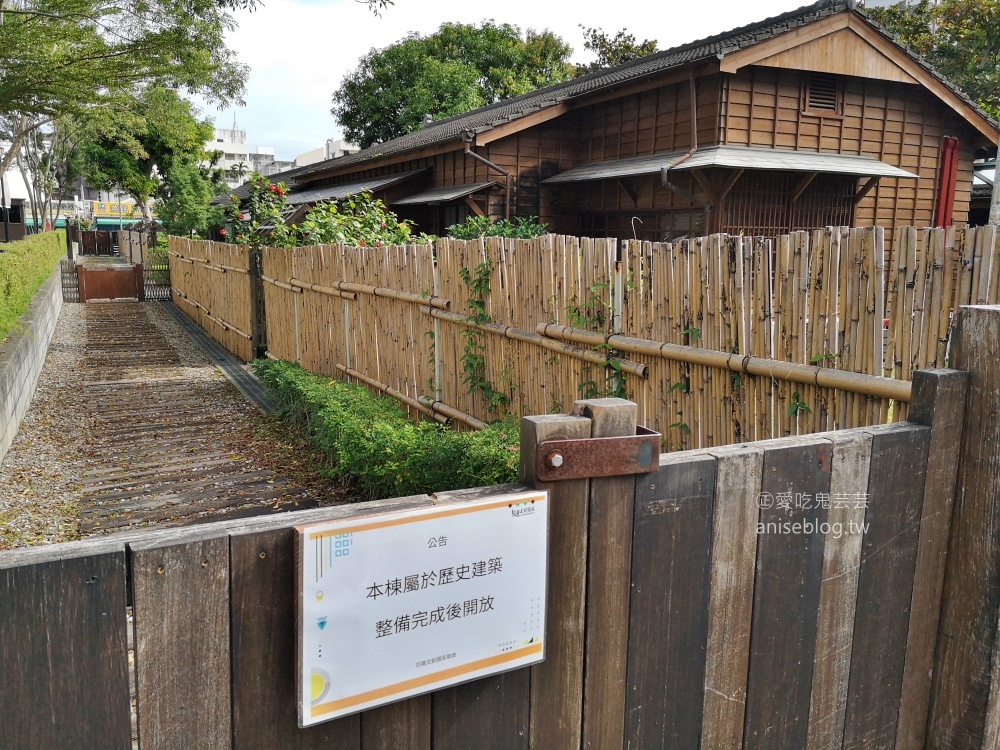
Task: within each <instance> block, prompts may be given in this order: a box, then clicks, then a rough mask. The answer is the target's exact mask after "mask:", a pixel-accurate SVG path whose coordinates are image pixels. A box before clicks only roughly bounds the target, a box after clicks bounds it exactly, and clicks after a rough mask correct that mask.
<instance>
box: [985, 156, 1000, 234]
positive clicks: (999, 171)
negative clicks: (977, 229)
mask: <svg viewBox="0 0 1000 750" xmlns="http://www.w3.org/2000/svg"><path fill="white" fill-rule="evenodd" d="M998 153H1000V152H998ZM995 161H996V166H994V167H993V197H992V198H991V199H990V216H989V219H987V223H988V224H990V225H992V226H997V225H1000V158H998V159H996V160H995Z"/></svg>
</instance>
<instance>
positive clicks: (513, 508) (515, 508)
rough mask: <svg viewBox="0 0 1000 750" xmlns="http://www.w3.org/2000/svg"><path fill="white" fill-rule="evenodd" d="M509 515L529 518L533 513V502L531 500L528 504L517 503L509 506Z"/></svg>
mask: <svg viewBox="0 0 1000 750" xmlns="http://www.w3.org/2000/svg"><path fill="white" fill-rule="evenodd" d="M508 507H509V508H510V514H511V515H512V516H514V518H517V517H519V516H530V515H533V514H534V512H535V501H534V500H532V501H531V502H530V503H517V504H515V505H509V506H508Z"/></svg>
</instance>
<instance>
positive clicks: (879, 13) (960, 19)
mask: <svg viewBox="0 0 1000 750" xmlns="http://www.w3.org/2000/svg"><path fill="white" fill-rule="evenodd" d="M866 13H867V14H868V16H869V17H870V18H872V19H873V20H874V21H875V22H876V23H878V24H879V25H881V26H882V27H883V28H885V29H886V30H887V31H888V32H889V33H890V34H893V35H895V36H896V38H897V39H898V40H899V41H900V42H902V43H903V44H905V45H906V46H908V47H910V49H912V50H913V51H915V52H916V53H918V54H919V55H921V56H922V57H923V58H924V59H926V60H927V61H928V62H929V63H930V64H931V65H933V66H934V67H935V68H936V69H937V70H938V72H940V73H941V74H942V75H944V76H945V77H946V78H947V79H948V80H950V81H951V82H952V83H954V84H955V85H956V86H958V87H959V88H960V89H962V91H964V92H965V93H966V94H968V96H969V97H970V98H971V99H972V100H973V101H975V102H976V103H978V104H979V106H981V107H982V108H983V109H984V110H986V111H987V112H989V113H990V114H991V115H993V116H994V117H1000V0H940V1H938V2H931V1H930V0H919V2H916V3H914V4H912V5H910V4H898V5H893V6H890V7H887V8H868V9H867V10H866Z"/></svg>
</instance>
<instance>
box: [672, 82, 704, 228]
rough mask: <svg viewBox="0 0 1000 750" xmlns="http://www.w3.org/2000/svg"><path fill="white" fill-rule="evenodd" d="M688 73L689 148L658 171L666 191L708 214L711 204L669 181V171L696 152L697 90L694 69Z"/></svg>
mask: <svg viewBox="0 0 1000 750" xmlns="http://www.w3.org/2000/svg"><path fill="white" fill-rule="evenodd" d="M688 72H689V73H690V79H689V80H690V86H691V148H690V149H689V150H688V152H687V153H686V154H684V155H683V156H681V158H680V159H678V160H677V161H675V162H674V163H673V164H670V165H669V166H666V167H663V168H661V169H660V183H661V184H662V185H663V187H665V188H667V189H668V190H673V191H674V192H675V193H680V194H681V195H683V196H684V197H685V198H687V199H688V200H689V201H691V202H692V203H694V204H696V205H699V206H701V207H702V208H704V209H705V210H706V211H709V212H710V211H711V210H712V204H711V203H706V202H705V201H703V200H699V199H698V198H696V197H695V196H694V195H692V194H691V193H689V192H688V191H687V190H685V189H684V188H682V187H680V186H679V185H675V184H674V183H672V182H671V181H670V170H671V169H673V168H674V167H676V166H678V165H680V164H683V163H684V162H686V161H687V160H688V159H690V158H691V157H692V156H694V152H695V151H697V150H698V89H697V85H696V81H695V77H694V68H691V69H690V70H689V71H688Z"/></svg>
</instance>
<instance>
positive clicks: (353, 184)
mask: <svg viewBox="0 0 1000 750" xmlns="http://www.w3.org/2000/svg"><path fill="white" fill-rule="evenodd" d="M998 139H1000V125H998V123H997V122H996V121H994V120H992V119H991V118H990V117H989V116H988V115H987V114H986V113H985V112H983V111H982V110H981V109H980V108H978V107H977V106H976V105H975V104H974V103H973V102H971V101H970V100H969V99H968V98H967V97H965V96H964V95H963V94H962V93H961V92H960V91H958V90H957V89H956V88H955V87H954V86H952V85H951V84H950V83H948V82H947V81H946V80H945V79H943V78H942V77H941V76H940V75H939V74H937V73H936V72H935V71H934V70H933V69H931V68H930V67H929V66H928V64H927V63H926V62H924V61H922V60H921V59H920V58H919V57H917V56H915V55H914V54H912V53H910V52H908V51H907V50H906V49H904V48H903V47H901V46H899V45H898V44H897V43H896V42H894V41H893V40H892V38H891V37H889V36H888V35H886V34H885V33H884V32H883V31H881V30H880V28H879V27H878V26H877V25H875V24H874V22H873V21H871V20H870V19H868V18H867V16H866V15H865V14H864V12H863V11H861V10H859V9H857V8H855V7H854V6H853V3H848V2H843V1H839V2H833V1H831V0H822V1H821V2H819V3H817V4H815V5H811V6H807V7H804V8H801V9H799V10H796V11H792V12H789V13H786V14H784V15H781V16H777V17H775V18H771V19H767V20H765V21H761V22H759V23H756V24H753V25H751V26H746V27H743V28H740V29H736V30H734V31H731V32H728V33H725V34H721V35H718V36H715V37H711V38H708V39H703V40H700V41H696V42H692V43H690V44H686V45H683V46H680V47H676V48H674V49H670V50H665V51H663V52H657V53H655V54H653V55H650V56H648V57H645V58H641V59H639V60H634V61H632V62H629V63H625V64H623V65H619V66H617V67H613V68H608V69H604V70H601V71H597V72H595V73H591V74H589V75H586V76H582V77H580V78H577V79H574V80H572V81H569V82H566V83H562V84H558V85H556V86H551V87H548V88H545V89H541V90H538V91H535V92H532V93H530V94H526V95H524V96H520V97H517V98H514V99H509V100H505V101H501V102H498V103H497V104H493V105H490V106H487V107H483V108H480V109H477V110H474V111H472V112H469V113H466V114H464V115H459V116H456V117H452V118H449V119H446V120H440V121H437V122H434V123H432V124H430V125H427V126H425V127H424V128H423V129H421V130H417V131H415V132H413V133H409V134H407V135H405V136H402V137H400V138H397V139H395V140H392V141H388V142H386V143H381V144H376V145H374V146H372V147H370V148H368V149H365V150H363V151H361V152H359V153H356V154H352V155H350V156H345V157H342V158H339V159H334V160H331V161H326V162H320V163H318V164H314V165H310V166H308V167H304V168H301V169H297V170H294V171H293V172H289V173H285V174H284V175H277V176H275V177H274V179H287V180H289V182H290V185H291V189H292V193H291V196H290V198H291V201H292V202H293V203H303V202H307V203H308V202H315V201H317V200H323V199H335V198H340V197H344V196H345V195H350V194H352V193H357V192H360V191H361V190H369V191H371V192H373V193H374V194H375V195H376V196H377V197H380V198H382V199H383V200H385V201H386V202H387V203H388V204H389V205H390V206H391V207H392V208H393V209H394V210H395V211H396V212H397V213H398V214H399V215H400V216H401V217H403V218H409V219H413V220H414V221H416V222H417V225H418V227H419V228H420V229H423V230H425V231H428V232H432V233H442V232H443V231H444V229H445V228H446V227H447V226H448V225H449V224H452V223H455V222H458V221H461V220H463V219H464V218H465V217H466V216H468V215H469V214H477V215H481V214H488V215H490V216H492V217H497V218H502V217H504V216H507V215H509V216H538V217H540V219H541V220H542V221H543V222H546V223H547V224H548V225H549V227H550V229H551V230H552V231H556V232H560V233H567V234H581V235H590V236H613V237H621V238H631V237H633V236H636V237H638V238H640V239H651V240H660V239H675V238H678V237H681V236H687V235H701V234H706V233H709V232H714V231H726V232H740V231H743V232H748V233H755V234H765V235H766V234H774V233H777V232H784V231H787V230H790V229H803V228H813V227H819V226H825V225H852V226H865V225H871V224H873V223H877V224H880V225H882V226H886V227H888V228H890V229H891V228H892V227H894V226H901V225H906V224H912V225H917V226H932V225H934V226H941V225H949V224H951V223H955V224H959V225H961V224H964V223H966V222H967V221H968V218H969V204H970V197H971V190H972V162H973V159H974V158H984V157H988V156H990V155H992V154H995V153H996V147H997V143H998Z"/></svg>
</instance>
